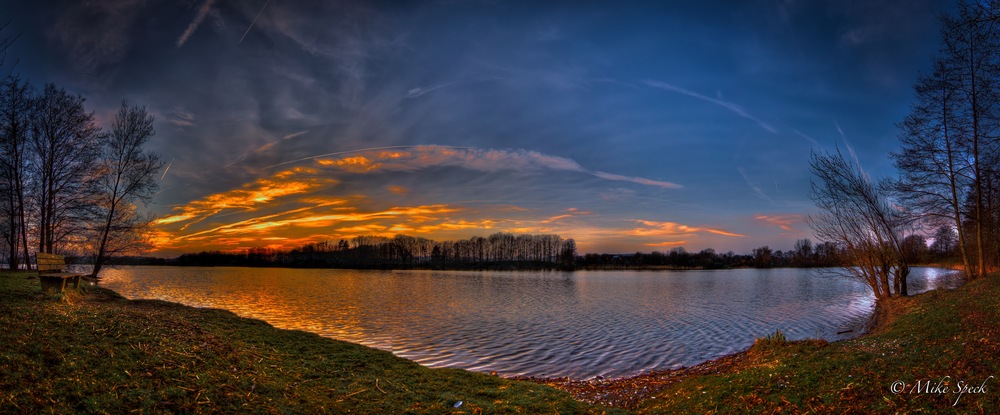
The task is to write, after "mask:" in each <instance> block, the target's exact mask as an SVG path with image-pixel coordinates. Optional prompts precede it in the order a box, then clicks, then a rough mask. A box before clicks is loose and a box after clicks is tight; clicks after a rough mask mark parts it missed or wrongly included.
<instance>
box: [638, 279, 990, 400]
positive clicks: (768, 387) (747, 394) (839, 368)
mask: <svg viewBox="0 0 1000 415" xmlns="http://www.w3.org/2000/svg"><path fill="white" fill-rule="evenodd" d="M884 308H885V309H884V310H882V315H883V316H885V317H886V318H885V319H884V321H882V322H880V324H879V326H878V328H877V329H876V332H875V333H872V334H869V335H865V336H863V337H860V338H857V339H854V340H850V341H845V342H837V343H826V342H823V341H804V342H781V341H773V340H774V339H773V338H772V339H771V341H761V342H758V345H755V346H754V347H752V348H751V349H750V350H748V351H747V352H745V353H744V354H741V356H740V358H739V359H735V360H736V363H735V364H733V365H731V366H730V367H727V368H726V369H725V370H721V371H719V372H721V373H710V374H696V375H694V376H688V377H686V378H685V379H683V380H682V381H680V382H675V383H671V384H669V385H668V386H666V387H665V388H663V389H661V390H659V391H658V392H657V393H656V394H655V396H653V397H651V398H647V399H644V400H642V401H641V402H640V403H639V404H638V405H637V410H638V412H640V413H650V414H659V413H699V414H712V413H719V414H730V413H858V414H870V413H987V414H989V413H1000V365H998V363H997V359H998V357H1000V276H997V275H994V276H991V277H987V278H984V279H980V280H977V281H974V282H971V283H969V284H966V285H965V286H963V287H961V288H959V289H956V290H953V291H933V292H930V293H926V294H922V295H919V296H916V297H912V298H904V299H899V300H895V301H892V302H890V303H889V304H886V305H885V307H884ZM991 376H992V378H991ZM983 385H985V387H982V386H983ZM981 387H982V388H981ZM963 391H964V393H963Z"/></svg>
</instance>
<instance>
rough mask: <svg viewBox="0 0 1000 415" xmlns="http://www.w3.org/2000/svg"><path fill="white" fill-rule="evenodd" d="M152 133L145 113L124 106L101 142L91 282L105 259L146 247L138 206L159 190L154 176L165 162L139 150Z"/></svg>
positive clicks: (146, 224)
mask: <svg viewBox="0 0 1000 415" xmlns="http://www.w3.org/2000/svg"><path fill="white" fill-rule="evenodd" d="M153 134H155V130H154V129H153V116H152V115H149V114H148V113H147V112H146V108H145V107H140V106H130V105H128V103H127V102H122V106H121V109H119V110H118V113H117V114H115V118H114V120H113V121H112V123H111V130H110V131H109V133H108V134H106V135H104V138H103V140H102V142H101V155H100V162H99V164H98V165H99V166H100V170H99V171H98V172H97V179H96V183H97V191H98V193H97V198H96V204H95V209H96V210H97V212H98V215H97V218H98V219H99V220H100V222H99V223H98V224H97V226H96V231H97V246H96V252H95V254H94V271H93V274H92V275H93V276H95V277H96V276H97V274H98V273H99V272H100V271H101V268H102V267H103V266H104V264H105V263H106V262H107V259H108V258H109V257H112V256H115V255H122V254H127V253H138V252H141V251H143V250H144V249H147V248H148V246H149V242H148V238H146V235H148V230H149V228H150V222H151V220H150V218H148V217H145V216H143V215H141V214H140V213H139V211H138V209H137V206H136V203H137V202H142V203H144V204H145V203H149V201H150V199H151V198H152V197H153V194H154V193H155V192H156V189H157V188H159V183H158V182H157V181H156V173H157V172H158V171H160V169H162V168H163V161H161V160H160V157H159V156H158V155H156V154H154V153H151V152H146V151H145V150H144V149H143V146H144V145H145V144H146V142H147V141H149V138H150V137H152V136H153Z"/></svg>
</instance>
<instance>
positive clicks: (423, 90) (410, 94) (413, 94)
mask: <svg viewBox="0 0 1000 415" xmlns="http://www.w3.org/2000/svg"><path fill="white" fill-rule="evenodd" d="M457 83H458V82H445V83H443V84H437V85H432V86H428V87H416V88H411V89H410V90H409V91H406V97H407V98H410V99H413V98H418V97H420V96H422V95H424V94H427V93H431V92H434V91H437V90H439V89H441V88H447V87H449V86H452V85H455V84H457Z"/></svg>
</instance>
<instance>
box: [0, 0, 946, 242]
mask: <svg viewBox="0 0 1000 415" xmlns="http://www.w3.org/2000/svg"><path fill="white" fill-rule="evenodd" d="M901 4H902V3H894V2H856V3H853V2H847V3H842V4H824V5H817V4H808V3H798V2H777V3H774V4H770V3H765V4H737V5H732V4H728V3H727V4H726V5H725V6H722V5H721V4H716V3H714V2H707V3H706V2H702V3H698V4H686V5H667V4H664V5H655V4H654V5H650V4H642V3H634V4H630V5H625V6H617V5H616V6H614V7H612V6H611V5H600V4H578V3H576V2H567V3H558V2H544V4H542V3H535V2H524V3H518V2H508V1H496V2H492V1H490V2H475V1H469V2H466V1H448V2H437V3H405V4H371V3H369V2H350V1H348V2H341V3H337V4H334V3H330V2H306V3H302V2H265V1H264V0H261V1H247V2H214V1H193V2H181V3H177V2H127V1H107V2H95V3H91V2H83V3H81V2H71V1H66V2H61V3H60V7H49V6H51V5H37V4H29V3H23V2H22V3H20V4H16V5H12V6H9V7H10V8H12V9H13V10H11V12H13V15H12V16H8V18H9V19H10V21H11V27H10V30H11V33H19V34H21V35H20V37H19V38H18V40H17V42H16V43H14V45H13V46H12V47H11V49H10V50H9V51H8V56H16V57H17V58H18V63H17V66H16V67H15V69H14V71H15V72H20V73H21V74H22V75H23V76H25V77H28V78H30V79H28V81H31V82H33V83H41V82H55V83H57V84H59V85H62V86H65V87H66V88H67V89H68V90H70V91H72V92H73V93H78V94H80V95H82V96H84V97H86V98H87V102H86V104H87V106H88V110H92V111H94V112H95V115H96V118H97V120H98V122H100V123H101V124H102V125H106V124H107V123H106V122H105V121H106V120H109V119H110V117H111V114H113V112H114V111H115V110H116V109H117V107H118V106H119V105H120V103H121V100H122V99H127V100H128V101H129V102H130V103H137V104H140V105H145V106H146V107H147V108H148V110H149V111H150V113H152V114H154V115H155V117H156V122H155V128H156V135H155V136H154V137H153V138H152V140H151V141H150V142H149V144H148V147H149V149H150V150H152V151H155V152H156V153H158V154H160V155H161V157H162V158H163V160H164V161H166V162H168V165H167V167H166V169H165V171H163V172H162V173H161V174H158V175H159V179H160V192H159V193H158V194H157V195H156V196H155V197H154V198H153V201H152V204H151V205H149V206H147V207H146V208H147V209H148V210H149V211H150V213H152V214H153V215H155V216H156V217H157V219H156V220H155V222H154V224H155V236H154V242H155V245H156V249H155V250H154V251H153V252H151V253H150V254H151V255H155V256H161V257H171V256H177V255H179V254H182V253H186V252H198V251H211V250H220V251H230V252H232V251H242V250H247V249H250V248H258V247H264V248H274V249H291V248H294V247H297V246H301V245H304V244H308V243H315V242H322V241H333V242H336V241H338V240H341V239H350V238H353V237H356V236H363V235H372V236H386V237H393V236H395V235H399V234H405V235H411V236H418V237H424V238H429V239H434V240H439V241H443V240H454V239H466V238H469V237H472V236H487V235H489V234H493V233H496V232H511V233H517V234H524V233H532V234H559V235H560V236H562V237H563V238H573V239H575V240H576V242H577V245H578V250H579V252H580V253H581V254H582V253H588V252H596V253H631V252H636V251H642V252H649V251H653V250H658V251H667V250H670V249H674V248H678V247H683V248H685V249H686V250H688V251H700V250H702V249H706V248H713V249H715V250H716V251H717V252H726V251H730V250H732V251H735V252H737V253H748V252H750V251H751V250H752V249H753V248H756V247H758V246H763V245H769V246H771V247H772V248H774V249H782V250H786V249H789V248H791V247H792V245H793V243H794V241H795V240H796V239H800V238H806V237H811V233H810V230H809V226H808V225H807V223H806V219H807V217H808V216H809V215H810V214H813V213H814V212H815V207H814V206H813V203H812V202H811V201H810V200H809V186H810V185H809V175H808V158H809V154H810V152H811V151H812V150H816V149H832V148H834V147H835V146H836V147H840V148H843V149H845V151H848V152H850V153H851V154H852V155H854V156H855V157H856V158H857V160H858V161H859V162H860V163H861V164H862V165H864V167H865V169H866V171H868V172H870V173H871V174H873V175H876V176H879V175H882V176H884V175H889V174H892V173H893V171H894V170H893V169H892V167H891V165H890V164H889V162H888V161H886V158H885V154H887V153H888V152H889V151H891V150H893V149H894V148H895V146H896V145H897V144H896V137H895V136H896V127H895V126H894V124H893V123H894V122H895V121H898V120H900V119H901V117H902V116H903V115H904V114H905V113H906V111H907V110H908V106H909V103H910V102H911V97H912V91H911V84H912V82H913V80H914V78H915V76H916V74H918V73H920V72H921V71H926V70H928V69H929V67H928V62H930V61H931V57H932V56H933V55H934V53H935V51H936V50H937V47H938V43H937V42H938V41H937V37H938V33H937V26H936V25H935V23H934V18H935V15H936V14H937V13H939V12H941V11H942V10H940V8H941V7H945V6H938V5H936V3H934V2H917V3H912V2H907V3H905V5H906V7H902V6H901ZM34 77H37V79H36V78H34Z"/></svg>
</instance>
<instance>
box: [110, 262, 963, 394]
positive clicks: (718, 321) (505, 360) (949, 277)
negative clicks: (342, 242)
mask: <svg viewBox="0 0 1000 415" xmlns="http://www.w3.org/2000/svg"><path fill="white" fill-rule="evenodd" d="M102 276H103V277H104V278H103V280H102V282H101V285H102V286H103V287H106V288H109V289H112V290H115V291H117V292H119V293H121V294H122V295H124V296H126V297H128V298H132V299H139V298H143V299H159V300H166V301H173V302H177V303H181V304H186V305H190V306H195V307H212V308H222V309H226V310H230V311H232V312H234V313H236V314H238V315H240V316H244V317H252V318H257V319H261V320H264V321H267V322H268V323H271V324H272V325H274V326H276V327H280V328H286V329H297V330H304V331H309V332H313V333H317V334H320V335H323V336H327V337H331V338H335V339H340V340H346V341H350V342H354V343H360V344H363V345H366V346H371V347H375V348H379V349H383V350H388V351H391V352H393V353H395V354H396V355H398V356H402V357H405V358H408V359H412V360H414V361H417V362H419V363H421V364H423V365H427V366H432V367H459V368H464V369H469V370H475V371H480V372H490V371H496V372H498V373H499V374H501V375H505V376H510V375H526V376H541V377H558V376H568V377H570V378H574V379H586V378H591V377H594V376H598V375H602V376H605V377H619V376H628V375H634V374H638V373H640V372H645V371H650V370H658V369H673V368H679V367H681V366H690V365H694V364H698V363H701V362H704V361H706V360H709V359H712V358H715V357H718V356H722V355H725V354H730V353H734V352H738V351H740V350H743V349H746V348H747V347H749V346H750V345H751V344H753V341H754V338H756V337H762V336H764V335H767V334H770V333H773V332H774V331H775V330H776V329H780V330H781V331H782V332H784V333H785V334H786V336H788V337H789V338H790V339H803V338H810V337H818V338H823V339H827V340H839V339H844V338H847V337H851V336H855V335H857V334H858V333H859V332H860V331H861V329H862V327H863V325H864V324H865V322H866V321H867V319H868V317H869V316H870V315H871V313H872V307H873V305H874V297H873V296H872V295H871V293H870V292H869V291H868V289H867V288H866V287H865V286H864V285H863V284H862V283H860V282H857V281H854V280H849V279H845V278H841V277H835V276H832V275H829V273H828V272H822V271H820V270H805V269H791V268H783V269H736V270H706V271H577V272H555V271H551V272H537V271H533V272H499V271H370V270H364V271H360V270H334V269H285V268H240V267H218V268H200V267H121V268H118V269H107V270H105V271H103V272H102ZM956 280H957V278H955V273H954V272H953V271H947V270H942V269H936V268H914V269H913V271H912V273H911V276H910V292H911V293H919V292H923V291H927V290H930V289H935V288H939V287H942V286H945V285H948V286H952V285H954V284H955V281H956ZM845 332H846V333H845ZM838 333H840V334H838Z"/></svg>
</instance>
